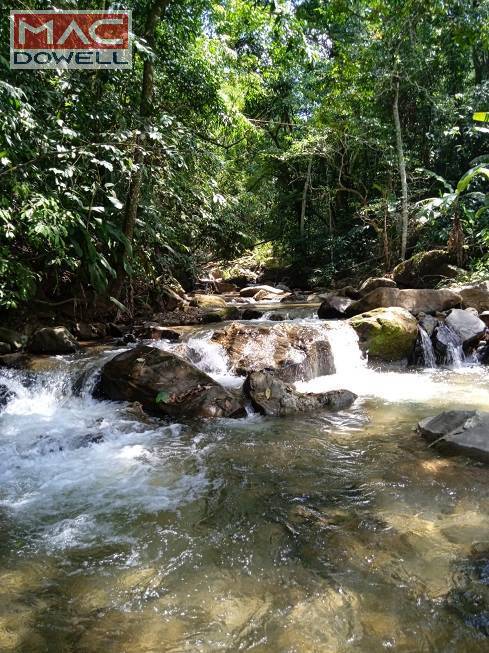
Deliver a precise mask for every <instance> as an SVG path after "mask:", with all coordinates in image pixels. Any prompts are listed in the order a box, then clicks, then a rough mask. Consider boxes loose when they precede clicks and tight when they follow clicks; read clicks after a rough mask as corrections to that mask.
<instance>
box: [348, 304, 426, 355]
mask: <svg viewBox="0 0 489 653" xmlns="http://www.w3.org/2000/svg"><path fill="white" fill-rule="evenodd" d="M349 322H350V324H351V326H352V327H353V328H354V329H355V331H356V332H357V334H358V337H359V339H360V346H361V348H362V349H363V351H365V352H367V353H368V354H369V356H372V357H374V358H380V359H382V360H385V361H395V360H402V359H403V358H407V357H408V356H409V354H410V353H411V351H412V349H413V347H414V345H415V343H416V338H417V336H418V322H417V320H416V318H415V317H413V316H412V315H411V313H410V312H409V311H407V310H406V309H404V308H397V307H392V308H377V309H375V310H373V311H369V312H368V313H362V314H361V315H356V316H355V317H352V318H351V319H350V320H349Z"/></svg>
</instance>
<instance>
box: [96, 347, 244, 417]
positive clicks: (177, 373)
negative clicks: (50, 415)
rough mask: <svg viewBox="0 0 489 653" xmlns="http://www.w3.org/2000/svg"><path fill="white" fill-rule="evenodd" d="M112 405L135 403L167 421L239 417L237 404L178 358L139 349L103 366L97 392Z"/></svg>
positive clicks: (225, 392) (130, 351) (223, 391)
mask: <svg viewBox="0 0 489 653" xmlns="http://www.w3.org/2000/svg"><path fill="white" fill-rule="evenodd" d="M97 393H98V394H99V395H100V396H103V397H106V398H107V399H113V400H115V401H138V402H140V403H141V405H142V406H143V407H144V408H145V409H147V410H150V411H152V412H156V413H160V414H162V415H169V416H171V417H175V418H180V417H242V416H243V415H244V414H245V411H244V408H243V405H242V403H241V401H240V400H239V399H238V398H236V397H235V396H234V395H233V394H232V393H230V392H229V391H228V390H226V389H225V388H223V387H222V386H221V385H219V383H217V382H216V381H214V379H212V378H211V377H210V376H208V375H207V374H205V373H204V372H202V371H201V370H199V369H197V368H196V367H195V366H194V365H191V364H190V363H188V362H187V361H185V360H183V358H180V357H179V356H176V355H175V354H172V353H170V352H167V351H162V350H161V349H157V348H155V347H147V346H144V345H143V346H139V347H136V348H135V349H131V350H129V351H126V352H123V353H122V354H119V355H118V356H115V358H113V359H112V360H110V361H109V362H108V363H106V364H105V365H104V367H103V368H102V373H101V377H100V383H99V386H98V389H97Z"/></svg>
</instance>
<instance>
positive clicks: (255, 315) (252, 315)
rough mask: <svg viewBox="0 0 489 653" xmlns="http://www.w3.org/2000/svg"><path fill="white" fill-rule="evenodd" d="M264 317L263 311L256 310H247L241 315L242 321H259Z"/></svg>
mask: <svg viewBox="0 0 489 653" xmlns="http://www.w3.org/2000/svg"><path fill="white" fill-rule="evenodd" d="M261 317H263V311H258V310H257V309H255V308H245V310H244V311H243V313H242V315H241V319H242V320H259V319H260V318H261Z"/></svg>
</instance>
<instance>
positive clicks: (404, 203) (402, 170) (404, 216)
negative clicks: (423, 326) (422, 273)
mask: <svg viewBox="0 0 489 653" xmlns="http://www.w3.org/2000/svg"><path fill="white" fill-rule="evenodd" d="M392 113H393V114H394V125H395V128H396V149H397V158H398V160H399V175H400V177H401V192H402V198H401V260H402V261H404V259H405V258H406V247H407V236H408V187H407V177H406V160H405V158H404V147H403V144H402V131H401V121H400V119H399V77H397V76H396V77H395V78H394V103H393V105H392Z"/></svg>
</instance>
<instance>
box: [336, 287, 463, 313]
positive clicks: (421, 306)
mask: <svg viewBox="0 0 489 653" xmlns="http://www.w3.org/2000/svg"><path fill="white" fill-rule="evenodd" d="M461 305H462V297H461V296H460V295H458V294H457V293H456V292H453V290H446V289H443V290H415V289H413V290H399V289H398V288H377V289H376V290H373V291H372V292H370V293H369V294H368V295H365V297H362V298H361V299H359V300H358V301H356V302H353V304H352V305H351V306H350V307H349V308H348V310H347V313H348V315H358V314H359V313H364V312H365V311H371V310H372V309H374V308H390V307H393V306H396V307H398V308H405V309H406V310H408V311H410V312H411V313H413V314H415V315H417V314H418V313H437V312H441V311H447V310H449V309H450V308H460V306H461Z"/></svg>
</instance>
